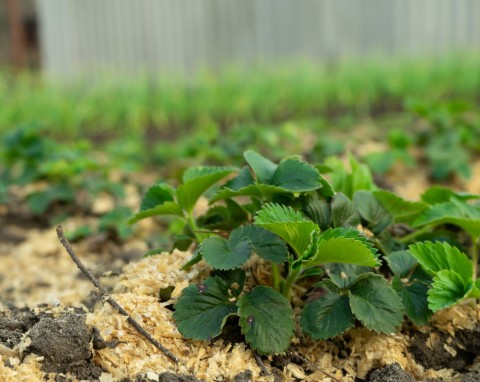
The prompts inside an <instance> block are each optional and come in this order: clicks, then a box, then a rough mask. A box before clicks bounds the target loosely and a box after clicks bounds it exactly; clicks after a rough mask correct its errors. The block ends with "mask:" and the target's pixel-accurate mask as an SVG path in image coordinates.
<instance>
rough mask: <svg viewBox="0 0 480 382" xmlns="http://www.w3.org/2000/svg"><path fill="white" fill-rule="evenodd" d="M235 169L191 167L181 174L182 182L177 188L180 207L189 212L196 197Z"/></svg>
mask: <svg viewBox="0 0 480 382" xmlns="http://www.w3.org/2000/svg"><path fill="white" fill-rule="evenodd" d="M234 171H236V168H234V167H209V166H200V167H193V168H191V169H189V170H187V171H186V172H185V173H184V174H183V180H184V183H183V184H181V185H180V186H178V188H177V200H178V204H179V205H180V207H182V209H184V210H185V211H187V212H188V213H191V212H192V210H193V207H194V206H195V203H196V202H197V200H198V198H199V197H200V196H201V195H202V194H203V193H204V192H205V191H207V190H208V189H209V188H210V187H212V186H213V185H214V184H215V183H217V182H218V181H219V180H221V179H223V178H225V177H226V176H227V175H229V174H231V173H232V172H234Z"/></svg>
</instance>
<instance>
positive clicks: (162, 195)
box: [140, 183, 175, 211]
mask: <svg viewBox="0 0 480 382" xmlns="http://www.w3.org/2000/svg"><path fill="white" fill-rule="evenodd" d="M174 195H175V190H174V188H173V187H172V186H170V185H168V184H166V183H158V184H155V185H153V186H152V187H150V188H149V189H148V190H147V192H146V193H145V195H144V196H143V200H142V204H141V205H140V211H145V210H150V209H152V208H155V207H157V206H159V205H162V204H163V203H165V202H173V201H174V200H173V197H174Z"/></svg>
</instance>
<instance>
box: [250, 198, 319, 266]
mask: <svg viewBox="0 0 480 382" xmlns="http://www.w3.org/2000/svg"><path fill="white" fill-rule="evenodd" d="M255 224H256V225H258V226H260V227H263V228H265V229H267V230H269V231H271V232H273V233H274V234H276V235H278V236H280V237H281V238H282V239H283V240H285V241H286V242H287V243H288V244H289V245H290V246H291V247H292V248H293V250H294V251H295V253H296V254H297V255H298V256H300V257H301V256H303V254H304V253H305V252H306V251H307V250H308V249H309V247H310V245H311V242H312V232H314V231H316V230H318V226H317V225H316V224H315V223H314V222H312V221H310V220H307V219H306V218H305V217H303V216H302V214H301V213H300V212H296V211H294V210H293V209H292V208H291V207H287V206H282V205H279V204H274V203H268V204H265V205H264V206H263V207H262V209H261V210H260V211H258V212H257V216H255Z"/></svg>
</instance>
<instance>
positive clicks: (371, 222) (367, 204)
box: [353, 190, 392, 235]
mask: <svg viewBox="0 0 480 382" xmlns="http://www.w3.org/2000/svg"><path fill="white" fill-rule="evenodd" d="M353 201H354V203H355V205H356V207H357V210H358V212H359V213H360V216H361V217H362V219H364V220H366V221H367V222H368V227H369V228H370V229H371V230H372V232H373V233H374V234H375V235H378V234H380V233H382V232H383V230H385V228H387V227H388V226H389V225H390V224H391V223H392V216H391V215H390V214H389V213H388V211H387V210H386V209H385V208H384V207H383V206H382V205H381V204H380V202H379V201H378V200H377V199H376V198H375V196H373V194H372V193H371V192H369V191H363V190H361V191H357V192H355V194H354V196H353Z"/></svg>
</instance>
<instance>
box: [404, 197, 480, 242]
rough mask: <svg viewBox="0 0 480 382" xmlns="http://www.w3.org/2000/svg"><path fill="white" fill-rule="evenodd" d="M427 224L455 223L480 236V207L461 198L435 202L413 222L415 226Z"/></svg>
mask: <svg viewBox="0 0 480 382" xmlns="http://www.w3.org/2000/svg"><path fill="white" fill-rule="evenodd" d="M427 224H431V225H433V226H438V225H441V224H453V225H456V226H458V227H460V228H462V229H464V230H465V231H466V232H467V233H468V234H469V235H470V236H472V237H473V238H479V237H480V207H479V206H475V205H469V204H467V203H466V202H462V201H459V200H452V201H450V202H446V203H440V204H435V205H433V206H431V207H430V208H429V209H428V210H426V211H425V212H424V213H423V214H422V215H420V216H419V217H418V218H417V219H416V220H415V221H414V222H413V226H414V227H421V226H424V225H427Z"/></svg>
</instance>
